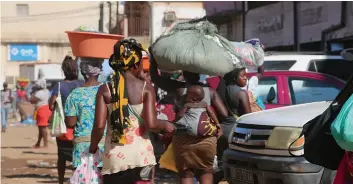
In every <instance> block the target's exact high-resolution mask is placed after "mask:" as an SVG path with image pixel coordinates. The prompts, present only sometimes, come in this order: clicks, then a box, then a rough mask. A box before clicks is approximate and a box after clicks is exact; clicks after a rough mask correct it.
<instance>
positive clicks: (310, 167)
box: [223, 149, 324, 184]
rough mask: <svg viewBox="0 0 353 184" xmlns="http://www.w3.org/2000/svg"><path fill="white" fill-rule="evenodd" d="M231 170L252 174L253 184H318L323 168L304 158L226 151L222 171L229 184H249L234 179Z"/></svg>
mask: <svg viewBox="0 0 353 184" xmlns="http://www.w3.org/2000/svg"><path fill="white" fill-rule="evenodd" d="M232 169H244V170H247V171H250V172H251V173H252V174H253V178H254V184H309V183H310V184H319V183H320V181H321V178H322V174H323V170H324V169H323V167H321V166H318V165H314V164H311V163H309V162H308V161H306V160H305V158H304V157H281V156H264V155H258V154H253V153H246V152H241V151H236V150H231V149H227V150H226V151H225V152H224V153H223V170H224V175H225V177H226V179H227V181H228V182H229V183H230V184H249V183H247V182H243V181H239V180H237V179H235V176H234V174H232Z"/></svg>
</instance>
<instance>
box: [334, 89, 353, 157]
mask: <svg viewBox="0 0 353 184" xmlns="http://www.w3.org/2000/svg"><path fill="white" fill-rule="evenodd" d="M352 120H353V95H351V97H350V98H349V99H348V100H347V101H346V103H344V105H343V107H342V109H341V111H340V113H339V114H338V116H337V118H336V119H335V121H334V122H333V123H332V125H331V133H332V136H333V137H334V138H335V140H336V142H337V144H338V145H339V146H340V147H341V148H342V149H344V150H346V151H353V121H352Z"/></svg>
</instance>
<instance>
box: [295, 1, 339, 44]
mask: <svg viewBox="0 0 353 184" xmlns="http://www.w3.org/2000/svg"><path fill="white" fill-rule="evenodd" d="M341 3H342V2H341V1H325V2H323V1H308V2H300V3H299V8H298V11H299V12H298V16H299V17H298V19H299V20H298V21H299V26H300V27H299V28H300V32H299V41H300V43H308V42H318V41H321V32H322V31H323V30H325V29H327V28H329V27H332V26H335V25H337V24H340V21H341V11H342V8H341Z"/></svg>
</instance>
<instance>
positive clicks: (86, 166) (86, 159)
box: [70, 150, 103, 184]
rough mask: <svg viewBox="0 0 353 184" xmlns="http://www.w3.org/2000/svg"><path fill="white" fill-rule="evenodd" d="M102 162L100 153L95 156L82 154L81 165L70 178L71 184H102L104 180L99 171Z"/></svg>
mask: <svg viewBox="0 0 353 184" xmlns="http://www.w3.org/2000/svg"><path fill="white" fill-rule="evenodd" d="M99 162H101V155H100V152H99V151H97V152H96V153H95V154H91V153H88V150H87V151H86V152H83V153H82V157H81V165H80V166H78V167H77V168H76V170H75V172H74V174H73V175H72V177H71V178H70V184H81V183H90V184H102V183H103V180H102V179H103V178H102V175H101V173H100V170H99V169H98V163H99Z"/></svg>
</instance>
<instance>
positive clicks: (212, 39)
mask: <svg viewBox="0 0 353 184" xmlns="http://www.w3.org/2000/svg"><path fill="white" fill-rule="evenodd" d="M237 47H238V48H241V52H237V51H236V49H235V48H234V45H233V44H232V43H231V42H229V41H228V40H227V39H225V38H224V37H222V36H220V35H219V34H218V30H217V28H216V26H215V25H213V24H212V23H210V22H208V21H202V20H192V21H189V22H183V23H178V24H177V25H175V26H174V27H173V28H172V29H171V30H170V31H169V32H168V33H167V34H165V35H162V36H160V37H159V38H158V39H157V40H156V42H155V43H154V44H153V45H152V46H151V49H150V52H151V56H152V57H153V58H154V59H155V61H156V62H157V64H158V67H159V68H160V69H161V70H167V71H174V70H185V71H189V72H194V73H200V74H207V75H213V76H220V75H224V74H226V73H228V72H230V71H232V70H233V69H235V68H242V67H245V66H246V65H243V63H242V62H241V61H249V60H248V59H244V60H243V59H242V58H241V57H243V56H245V55H246V56H250V55H249V53H248V52H249V50H248V47H249V48H250V47H253V45H252V44H250V43H240V45H239V46H237ZM245 48H246V50H242V49H245ZM262 60H263V58H262ZM251 65H252V66H257V64H256V63H253V64H251Z"/></svg>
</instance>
